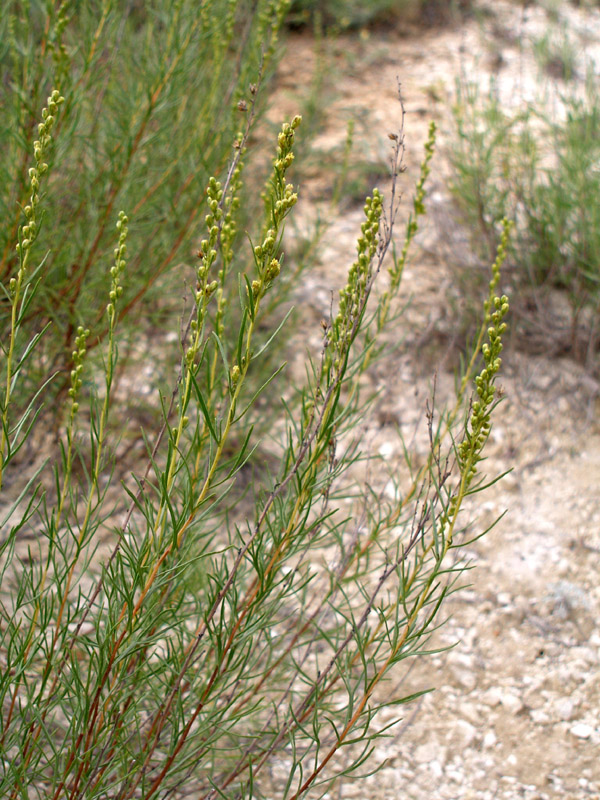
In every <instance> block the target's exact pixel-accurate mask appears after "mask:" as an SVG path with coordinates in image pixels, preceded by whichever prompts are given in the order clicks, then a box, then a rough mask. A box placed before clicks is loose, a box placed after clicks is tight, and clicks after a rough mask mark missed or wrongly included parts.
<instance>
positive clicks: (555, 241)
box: [453, 74, 600, 368]
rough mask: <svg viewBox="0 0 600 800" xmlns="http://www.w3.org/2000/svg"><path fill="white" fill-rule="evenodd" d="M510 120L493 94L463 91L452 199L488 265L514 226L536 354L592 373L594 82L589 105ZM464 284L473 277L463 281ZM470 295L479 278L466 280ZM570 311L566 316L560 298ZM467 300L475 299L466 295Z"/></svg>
mask: <svg viewBox="0 0 600 800" xmlns="http://www.w3.org/2000/svg"><path fill="white" fill-rule="evenodd" d="M556 101H557V106H556V107H558V108H559V109H562V113H559V112H556V113H555V115H550V114H549V113H547V112H545V111H544V110H543V108H546V107H551V106H552V103H549V102H548V101H547V100H546V102H545V103H544V105H543V106H542V104H541V103H540V104H535V105H531V106H527V107H523V108H521V109H518V110H516V111H511V110H508V109H506V108H504V107H503V105H502V103H501V101H500V100H499V98H498V96H497V93H496V92H495V90H494V87H493V86H492V88H491V89H490V91H489V93H487V94H485V93H482V92H481V91H480V90H479V89H478V88H477V87H476V86H475V85H462V86H459V89H458V101H457V104H456V107H455V118H456V124H457V137H456V140H455V144H454V149H453V163H454V169H455V178H454V182H453V191H454V195H455V197H456V199H457V201H458V204H459V206H460V208H461V210H462V212H463V214H464V217H465V219H466V221H467V223H468V225H469V227H470V228H471V230H472V231H473V241H474V242H475V244H476V246H477V248H478V249H479V253H480V255H481V256H482V258H483V259H484V260H485V259H487V258H488V257H489V255H490V254H491V253H493V252H494V250H495V247H496V246H497V242H498V239H499V236H500V231H501V225H500V223H501V220H502V219H503V218H504V217H508V218H509V219H511V220H512V221H513V223H514V233H513V235H512V236H511V248H510V253H509V266H510V268H511V274H512V279H513V283H514V289H515V290H514V295H515V297H517V298H519V301H518V304H517V306H516V308H517V312H518V315H519V323H518V325H519V327H520V328H521V330H522V332H523V333H524V334H526V335H527V339H528V340H529V344H530V346H531V345H533V346H534V347H535V348H536V349H544V350H546V351H550V352H552V351H553V350H554V351H555V352H566V351H568V352H571V353H572V354H573V355H574V356H575V357H576V358H578V359H580V360H582V361H585V362H586V363H587V364H588V366H589V367H590V368H592V367H593V365H594V363H595V359H596V353H597V349H598V342H599V339H598V312H599V310H600V306H599V304H600V224H599V223H600V219H599V213H600V212H599V210H598V202H597V198H598V195H599V190H600V171H599V170H598V164H599V163H600V98H599V97H598V92H597V85H596V79H595V77H594V75H592V74H590V75H589V77H588V81H587V84H586V93H585V96H584V97H581V96H579V97H578V96H576V95H575V94H574V93H568V94H566V95H562V96H561V97H560V98H557V99H556ZM464 277H465V280H467V276H464ZM468 282H470V283H471V286H473V273H472V272H471V273H470V274H469V276H468ZM557 290H559V291H560V292H562V293H563V295H564V297H565V299H566V300H567V301H568V308H569V309H570V311H569V314H568V316H567V317H565V315H564V314H561V309H560V304H559V305H558V306H557V304H556V297H555V295H556V291H557ZM467 292H468V289H467Z"/></svg>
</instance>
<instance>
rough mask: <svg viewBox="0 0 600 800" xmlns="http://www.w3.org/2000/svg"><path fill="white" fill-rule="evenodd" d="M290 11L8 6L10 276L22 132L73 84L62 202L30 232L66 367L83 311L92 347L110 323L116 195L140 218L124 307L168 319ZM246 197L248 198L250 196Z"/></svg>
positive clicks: (55, 168)
mask: <svg viewBox="0 0 600 800" xmlns="http://www.w3.org/2000/svg"><path fill="white" fill-rule="evenodd" d="M286 9H287V2H286V0H260V1H259V2H258V3H250V2H246V1H245V0H212V1H211V2H208V3H202V4H201V5H200V6H199V5H198V4H197V3H195V2H190V1H189V0H179V1H178V2H175V3H163V2H151V3H143V4H140V3H137V2H127V3H117V2H114V0H102V1H100V0H98V1H97V2H91V3H86V4H84V5H83V6H82V5H81V4H78V3H73V2H70V0H65V1H64V2H61V3H60V4H58V3H54V2H50V1H49V0H32V1H31V2H26V3H23V2H8V3H4V4H3V6H2V11H1V13H0V43H1V44H0V73H1V85H2V87H3V89H2V93H3V101H2V108H3V112H2V118H1V121H0V125H1V128H0V138H1V140H2V142H3V144H4V146H3V147H2V150H1V153H0V184H1V187H2V188H1V189H0V212H1V214H2V217H3V219H4V220H5V224H3V225H2V230H1V231H0V278H1V279H2V280H3V281H4V282H7V281H10V279H11V277H13V276H14V275H16V273H17V270H18V260H17V256H16V253H15V242H16V236H17V231H18V226H19V221H20V215H21V209H22V207H23V205H24V204H25V200H26V196H27V193H28V175H27V168H28V164H29V147H28V146H26V143H29V142H31V141H32V136H33V135H34V130H35V126H36V125H37V117H38V115H39V109H40V108H41V105H42V102H41V101H42V99H43V98H45V97H46V95H47V94H48V93H49V91H50V89H51V88H53V87H58V89H59V90H60V91H61V92H62V93H63V95H64V96H65V106H64V108H63V112H62V114H61V119H60V123H59V124H60V136H59V137H58V138H57V139H56V145H55V146H54V148H53V150H52V152H50V153H49V154H48V156H47V158H48V164H49V169H50V175H51V177H50V182H49V183H50V186H51V190H52V196H53V202H52V203H51V204H48V205H47V207H46V208H45V216H44V219H43V221H42V220H40V221H39V228H38V230H37V231H36V236H35V238H34V239H33V240H32V246H33V248H34V254H33V256H32V257H33V258H37V259H38V260H39V259H41V257H42V256H43V255H45V254H47V257H46V260H45V262H44V273H45V280H44V284H43V291H40V292H38V293H36V295H35V298H34V299H33V301H32V303H31V305H30V306H29V308H28V312H27V313H28V315H29V316H30V318H31V319H32V320H35V324H36V326H37V327H38V329H39V330H41V329H42V328H43V327H44V326H45V325H46V323H47V322H48V321H51V322H52V326H51V329H50V332H49V334H48V335H47V336H45V337H44V339H43V341H42V342H40V343H39V344H38V348H39V349H43V351H44V358H43V360H42V359H38V362H37V363H38V365H39V366H41V365H42V364H43V365H44V370H45V374H46V375H49V374H51V373H52V372H54V371H55V370H61V371H63V374H64V375H67V374H68V373H67V366H68V358H69V353H70V350H71V346H72V340H73V334H74V331H75V330H76V328H77V326H78V325H79V324H81V322H82V320H84V319H85V321H86V325H87V326H88V327H90V329H91V336H90V338H89V340H88V349H89V350H91V349H93V348H94V347H95V346H96V345H97V343H98V342H100V341H101V340H103V339H104V337H105V336H106V334H107V327H106V321H105V318H104V309H103V305H101V304H99V303H98V298H99V297H101V296H102V295H103V291H102V290H101V289H100V287H101V286H103V282H104V265H105V264H106V259H107V258H108V257H109V254H110V253H111V252H112V248H113V247H114V242H113V236H112V230H111V228H112V220H113V218H114V213H115V209H117V208H121V207H123V208H127V209H129V210H130V212H131V213H132V214H133V215H134V216H135V220H136V224H135V226H134V227H133V228H132V230H131V234H130V242H129V247H130V248H131V252H132V253H133V257H132V261H131V264H130V271H129V279H128V281H127V284H126V285H125V288H124V292H125V294H124V298H123V302H122V305H121V310H120V312H119V313H120V314H121V316H122V317H123V316H125V315H129V317H130V318H132V316H133V315H130V314H129V312H130V311H132V310H133V309H134V308H135V309H136V315H137V318H138V319H139V318H140V317H141V318H143V319H145V320H146V321H147V324H148V326H149V327H150V328H153V329H156V328H158V329H160V327H161V315H162V314H163V312H164V311H165V310H167V307H168V300H167V298H168V296H169V293H168V292H165V291H164V280H165V278H164V276H165V275H166V274H167V273H168V271H169V270H171V269H172V268H173V267H176V266H177V267H181V265H182V262H185V261H187V260H188V258H189V256H190V254H191V250H192V248H193V246H194V242H195V239H197V237H198V232H199V229H200V226H201V225H202V220H201V218H200V217H199V216H198V215H199V211H200V208H201V198H202V194H203V192H204V189H205V186H206V184H207V181H208V178H209V176H210V175H211V174H218V173H220V172H221V171H222V170H223V169H224V167H225V165H226V163H227V159H228V158H229V152H230V147H231V142H232V141H233V140H234V138H235V134H236V132H237V131H238V130H239V128H240V127H241V128H242V129H243V117H244V112H243V104H244V103H246V102H247V101H248V86H249V84H250V83H251V82H253V81H256V79H257V75H258V72H259V64H260V63H261V62H262V72H263V76H265V77H266V75H268V74H269V72H270V69H271V66H272V63H273V56H274V55H275V52H276V43H277V36H278V31H279V28H280V26H281V23H282V20H283V17H284V15H285V12H286ZM240 103H241V104H242V105H241V106H240ZM240 109H242V110H240ZM258 110H259V109H258V108H257V109H256V111H258ZM244 207H245V208H247V209H248V211H249V210H250V208H249V206H248V203H246V204H245V205H244ZM188 277H190V278H191V273H189V274H188ZM178 281H179V278H178ZM5 335H6V328H4V329H3V330H2V336H3V337H4V336H5ZM62 385H63V386H64V385H65V383H64V381H63V384H62ZM57 386H58V384H57Z"/></svg>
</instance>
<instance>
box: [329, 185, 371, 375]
mask: <svg viewBox="0 0 600 800" xmlns="http://www.w3.org/2000/svg"><path fill="white" fill-rule="evenodd" d="M364 211H365V216H366V220H365V222H363V223H362V225H361V228H360V229H361V236H359V238H358V242H357V251H358V258H357V259H356V261H355V262H354V263H353V264H352V266H351V267H350V271H349V273H348V282H347V283H346V286H345V287H344V288H343V289H342V290H341V291H340V307H339V311H338V313H337V316H336V318H335V320H334V323H333V326H332V331H331V342H332V344H333V346H334V351H335V357H334V361H333V366H334V369H336V370H337V369H339V367H340V363H341V361H340V359H341V358H342V357H343V354H344V353H345V352H346V351H347V349H348V346H349V345H350V343H351V340H352V337H353V334H354V328H355V323H356V320H357V318H358V317H359V316H360V314H361V310H362V306H363V301H364V297H365V292H366V291H367V285H368V283H369V280H370V278H371V264H372V262H373V258H374V257H375V253H376V252H377V245H378V243H379V235H378V234H379V222H380V220H381V214H382V212H383V197H382V195H381V192H380V191H379V190H378V189H373V197H367V199H366V202H365V208H364Z"/></svg>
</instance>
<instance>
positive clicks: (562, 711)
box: [556, 697, 578, 722]
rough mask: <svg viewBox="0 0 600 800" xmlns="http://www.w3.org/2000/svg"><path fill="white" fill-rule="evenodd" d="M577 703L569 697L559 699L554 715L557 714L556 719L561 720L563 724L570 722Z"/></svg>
mask: <svg viewBox="0 0 600 800" xmlns="http://www.w3.org/2000/svg"><path fill="white" fill-rule="evenodd" d="M577 705H578V704H577V703H575V701H574V700H572V699H571V698H570V697H561V699H560V700H559V701H558V702H557V703H556V713H557V714H558V718H559V719H561V720H563V722H570V720H572V719H573V714H574V713H575V709H576V708H577Z"/></svg>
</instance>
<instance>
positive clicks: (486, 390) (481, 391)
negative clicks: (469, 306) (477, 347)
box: [442, 220, 511, 542]
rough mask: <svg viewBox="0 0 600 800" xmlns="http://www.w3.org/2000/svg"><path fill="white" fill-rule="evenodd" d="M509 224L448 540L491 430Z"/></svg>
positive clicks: (488, 311)
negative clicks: (499, 290) (499, 292)
mask: <svg viewBox="0 0 600 800" xmlns="http://www.w3.org/2000/svg"><path fill="white" fill-rule="evenodd" d="M510 227H511V226H510V223H509V222H508V220H504V223H503V233H502V238H501V241H500V244H499V246H498V252H497V255H496V260H495V261H494V264H493V265H492V278H491V280H490V286H489V296H488V299H487V300H486V301H485V303H484V309H485V323H486V325H488V328H487V338H488V341H487V342H485V343H484V344H483V345H482V346H481V353H482V355H483V360H484V367H483V369H482V370H481V372H480V373H479V375H478V376H477V377H476V378H475V389H476V392H477V400H475V401H474V402H473V403H472V405H471V410H470V415H469V418H468V419H467V422H466V424H465V432H464V437H463V440H462V442H460V444H459V445H458V447H457V451H456V453H457V462H458V467H459V469H460V474H461V481H460V488H459V490H458V492H456V493H455V494H453V495H452V497H451V498H450V502H449V505H448V510H447V513H446V514H445V515H444V517H443V520H442V521H443V522H444V523H449V524H450V529H449V540H450V542H451V540H452V528H453V524H454V523H453V520H454V518H455V517H456V514H457V510H458V508H459V506H460V504H461V502H462V499H463V498H464V497H465V496H466V495H467V494H468V492H469V489H470V487H471V485H472V483H473V479H474V477H475V474H476V472H477V464H478V463H479V461H480V460H481V458H482V455H481V454H482V451H483V448H484V446H485V443H486V442H487V440H488V437H489V435H490V430H491V414H492V410H493V406H494V398H495V396H496V387H495V386H494V381H495V378H496V374H497V372H498V370H499V369H500V366H501V364H502V360H501V358H500V353H501V352H502V336H503V334H504V333H505V331H506V323H505V322H504V317H505V316H506V314H507V313H508V309H509V303H508V297H506V295H502V297H498V296H497V295H496V288H497V286H498V283H499V281H500V267H501V265H502V262H503V261H504V258H505V256H506V249H507V247H508V237H509V234H510Z"/></svg>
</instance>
